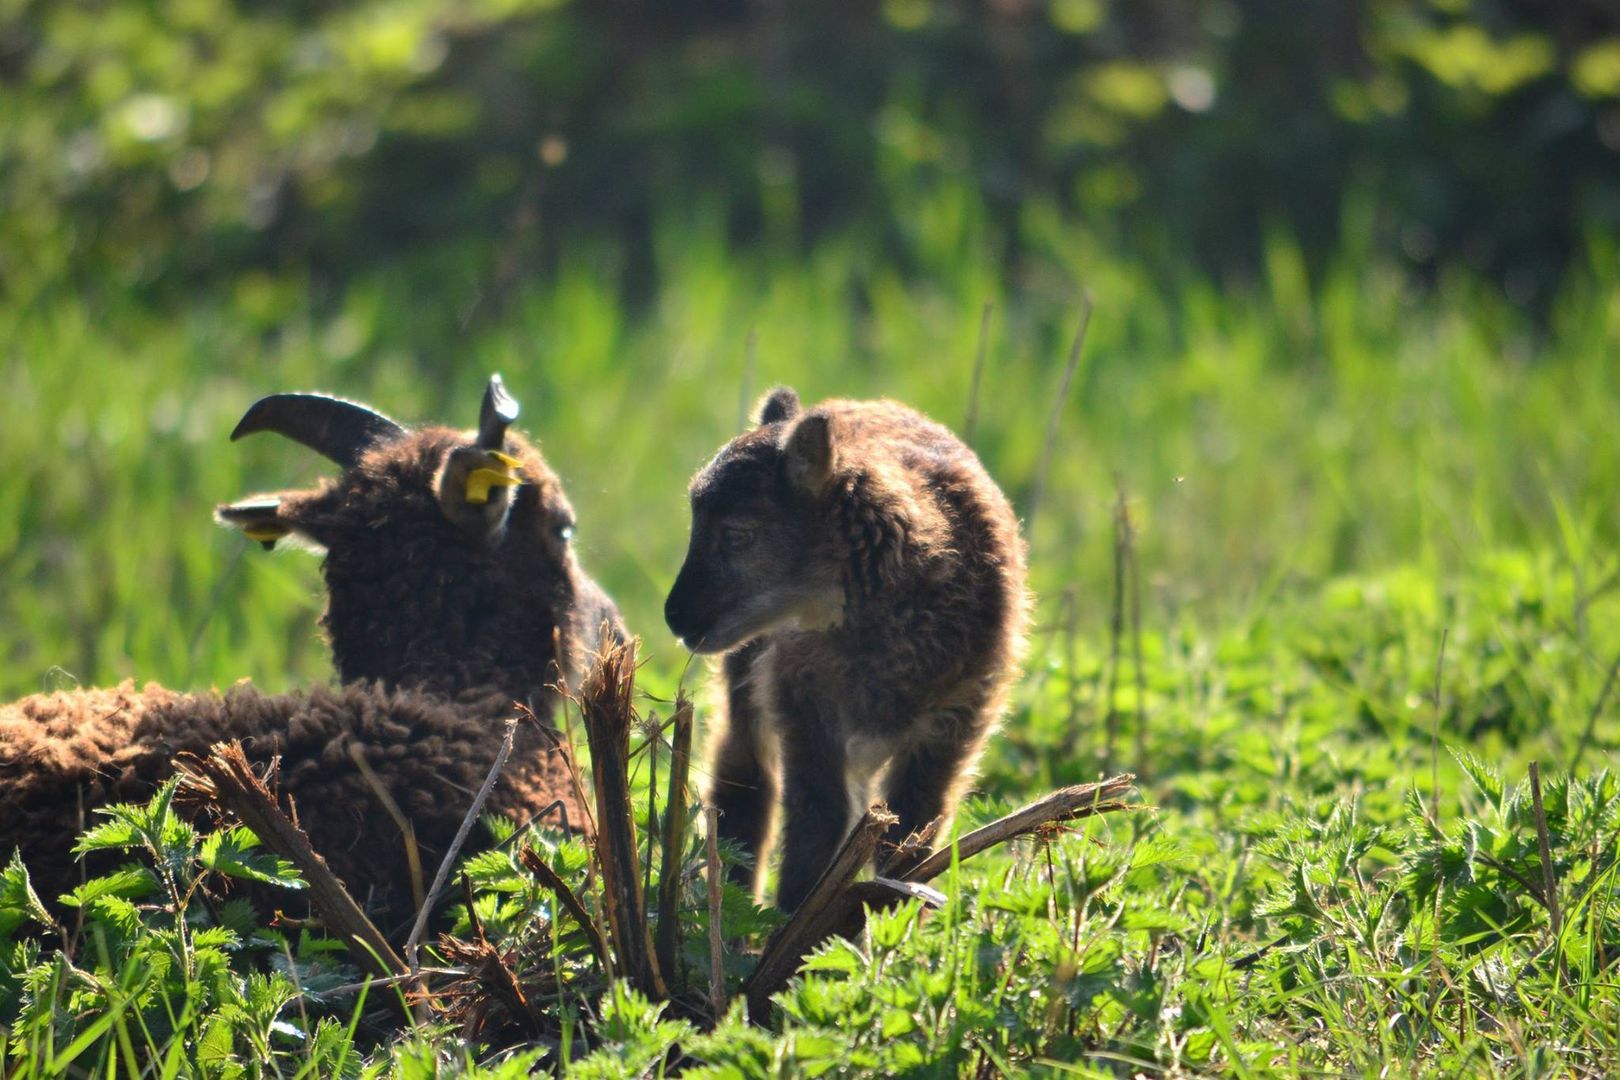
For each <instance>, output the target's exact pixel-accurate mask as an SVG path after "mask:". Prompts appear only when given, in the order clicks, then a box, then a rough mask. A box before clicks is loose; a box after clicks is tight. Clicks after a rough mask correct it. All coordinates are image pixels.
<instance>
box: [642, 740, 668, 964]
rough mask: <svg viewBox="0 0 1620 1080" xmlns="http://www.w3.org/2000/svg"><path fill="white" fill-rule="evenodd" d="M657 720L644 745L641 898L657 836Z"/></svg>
mask: <svg viewBox="0 0 1620 1080" xmlns="http://www.w3.org/2000/svg"><path fill="white" fill-rule="evenodd" d="M657 719H658V716H657V714H656V713H654V714H653V721H654V722H653V723H651V724H649V725H648V726H649V727H650V728H651V729H652V734H651V735H649V736H648V737H647V741H646V743H645V744H644V745H645V746H646V747H647V862H646V864H645V866H644V867H643V869H642V872H641V895H642V896H643V897H648V896H651V895H652V866H653V838H654V837H655V836H657V835H658V744H659V742H660V741H661V740H662V738H663V729H662V728H661V727H660V726H659V724H658V723H657ZM659 966H660V967H662V966H663V965H659Z"/></svg>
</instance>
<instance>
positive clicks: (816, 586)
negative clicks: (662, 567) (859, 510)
mask: <svg viewBox="0 0 1620 1080" xmlns="http://www.w3.org/2000/svg"><path fill="white" fill-rule="evenodd" d="M781 393H783V392H778V394H773V395H772V396H771V398H769V399H767V401H766V403H765V407H764V408H763V409H762V411H761V420H762V421H763V422H762V424H761V426H759V427H757V428H755V429H754V430H752V431H749V432H747V433H745V434H743V435H740V436H738V437H737V438H736V439H733V440H732V441H731V442H730V443H728V444H727V445H726V446H725V448H724V449H722V450H721V451H720V453H719V454H718V455H716V456H715V459H714V460H713V461H711V462H710V463H709V464H708V465H707V466H705V467H704V469H703V470H702V471H701V472H699V473H698V475H697V477H696V478H695V479H694V480H693V481H692V486H691V490H690V492H689V495H690V498H691V504H692V536H691V540H690V542H689V544H688V547H687V552H686V561H685V563H684V564H683V565H682V566H681V571H680V573H679V574H678V575H677V576H676V579H675V584H674V586H673V587H672V588H671V589H670V593H669V598H668V600H666V601H665V604H664V621H665V622H666V623H668V624H669V628H670V630H672V631H674V633H675V635H676V636H677V637H679V638H680V639H681V641H682V642H683V643H684V644H685V645H686V647H687V648H689V649H691V650H692V651H693V652H698V653H719V652H726V651H728V650H730V649H733V648H736V647H737V646H739V645H742V644H744V643H746V642H748V641H750V640H753V639H754V638H757V637H759V636H761V635H763V634H767V633H770V632H771V631H773V630H777V629H782V628H785V627H795V628H798V629H805V630H814V629H821V628H824V627H826V626H829V625H832V624H834V623H836V622H837V621H838V620H839V618H840V616H841V614H842V603H843V587H842V581H841V576H840V562H839V559H838V556H837V550H838V547H837V543H836V535H835V533H834V530H833V528H832V523H831V520H830V515H829V513H828V508H827V507H826V506H825V505H824V494H825V487H826V484H827V480H828V478H829V477H830V474H831V468H832V443H831V429H830V427H828V426H827V425H825V423H823V421H824V418H822V417H818V416H816V415H815V414H811V415H810V416H808V417H805V418H804V419H803V420H799V421H798V422H796V423H795V422H794V421H795V418H796V417H797V415H798V400H797V398H796V397H794V398H792V401H791V407H789V406H788V404H787V403H786V401H785V399H783V400H779V395H780V394H781ZM786 393H788V394H791V391H788V392H786ZM773 406H774V407H773ZM807 423H808V424H809V427H808V428H807V427H806V424H807Z"/></svg>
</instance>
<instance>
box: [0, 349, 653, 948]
mask: <svg viewBox="0 0 1620 1080" xmlns="http://www.w3.org/2000/svg"><path fill="white" fill-rule="evenodd" d="M516 411H517V409H516V405H515V403H513V402H512V401H511V399H510V398H509V397H507V396H506V393H505V391H504V389H503V388H502V386H501V384H500V380H499V377H496V378H495V379H492V380H491V383H490V387H489V389H488V391H487V392H486V394H485V401H484V408H483V415H482V418H481V423H480V430H479V431H478V433H477V434H476V435H468V434H464V433H461V432H457V431H454V430H451V429H448V428H442V427H425V428H421V429H418V430H415V431H408V430H406V429H405V428H403V427H400V426H399V425H398V424H395V423H394V422H393V421H391V420H388V419H387V418H385V417H382V416H380V415H379V414H377V413H374V412H372V411H371V410H369V409H366V408H365V407H363V406H359V405H355V404H353V403H350V402H344V401H340V400H338V399H335V398H326V397H320V396H317V395H294V394H282V395H275V396H273V397H270V398H266V399H264V400H262V401H260V402H258V403H257V404H255V405H254V406H253V407H252V408H251V409H250V410H249V411H248V413H247V415H246V416H245V417H244V418H243V420H242V423H241V424H239V425H238V427H237V429H236V431H235V432H234V433H233V435H232V438H233V439H234V438H240V437H241V436H243V435H245V434H249V433H252V432H255V431H276V432H279V433H281V434H283V435H287V436H289V437H291V438H293V439H296V440H298V441H299V442H302V443H304V444H306V445H308V446H311V447H312V448H314V449H316V450H319V451H320V452H321V453H323V454H325V455H326V456H327V457H329V458H331V459H332V460H334V461H335V462H337V463H338V464H339V465H340V466H342V472H341V474H340V475H339V476H338V477H337V478H336V479H329V480H325V481H323V482H322V483H321V484H320V485H319V486H318V487H316V488H314V489H312V490H308V491H289V492H283V493H281V494H279V495H270V496H260V497H256V498H253V499H249V500H245V501H243V502H239V503H235V504H233V505H229V506H222V507H220V509H219V511H218V518H219V520H220V521H221V522H222V523H226V524H230V525H234V526H236V527H239V528H241V529H242V530H243V532H245V533H246V534H247V535H248V536H249V537H251V538H253V539H255V540H259V541H260V542H262V543H264V544H265V545H266V546H273V545H274V543H275V542H276V541H278V540H279V539H281V538H283V537H288V536H291V537H294V538H296V539H299V540H302V541H303V542H306V543H309V544H313V545H317V546H319V547H320V548H323V549H324V551H325V560H324V563H323V574H324V576H325V580H326V587H327V607H326V612H325V614H324V615H323V616H322V623H323V625H324V626H325V628H326V631H327V634H328V636H329V638H330V641H331V646H332V653H333V658H334V660H335V663H336V666H337V670H338V674H339V677H340V678H341V680H342V682H343V684H344V685H343V686H342V687H341V688H338V689H331V690H328V689H317V690H313V691H310V692H308V693H294V694H280V695H265V694H262V693H259V692H258V691H256V690H254V689H253V688H252V687H250V686H247V685H245V684H239V685H238V686H236V687H233V688H232V689H230V690H229V691H227V692H226V693H224V694H220V693H217V692H214V693H207V694H178V693H174V692H172V691H169V690H165V689H163V688H161V687H158V686H148V687H146V688H145V689H144V690H139V691H138V690H136V689H135V688H134V686H133V684H131V683H126V684H124V685H123V686H121V687H119V688H118V689H116V690H83V691H70V692H65V693H58V694H50V695H38V696H35V697H31V698H26V699H24V700H22V701H20V702H16V703H14V704H11V705H6V706H0V852H5V853H9V851H10V849H11V848H13V847H20V848H21V850H22V854H23V858H24V860H25V862H26V863H27V865H28V866H29V868H30V872H31V873H32V874H33V876H34V879H35V882H36V884H37V885H38V886H39V887H40V891H41V893H42V895H45V896H47V897H54V896H55V895H57V894H58V893H60V892H62V891H65V890H67V889H68V888H71V887H72V886H73V885H74V884H76V883H77V881H78V880H79V877H80V874H81V873H82V872H83V871H82V870H81V869H80V868H79V867H77V866H76V865H75V864H74V861H73V857H72V855H71V852H70V849H71V847H72V843H73V836H74V833H75V832H76V831H77V830H78V829H79V828H80V827H81V824H82V823H88V822H93V818H88V817H87V815H88V814H89V812H90V811H91V810H92V809H93V808H95V807H97V806H101V805H107V804H109V803H112V802H124V801H137V800H143V799H145V798H147V797H149V796H150V794H151V792H152V790H153V788H154V786H155V785H156V784H157V783H158V782H159V781H161V780H162V779H163V778H164V777H166V776H167V775H168V774H169V773H171V772H172V769H173V760H174V756H175V755H176V754H178V753H180V752H183V751H184V752H191V753H199V754H200V753H203V752H206V750H207V748H208V747H209V745H210V744H212V743H214V742H216V741H218V740H222V739H230V738H236V739H242V740H244V742H245V743H246V744H247V749H248V753H249V756H250V757H251V758H253V759H254V760H256V761H259V762H265V761H268V760H269V759H270V758H271V757H272V756H275V755H279V756H280V758H281V774H280V783H281V789H282V790H283V791H284V792H286V793H288V794H290V795H291V796H292V797H293V800H294V802H295V804H296V807H297V810H298V813H299V815H300V818H301V821H302V824H303V825H304V827H305V828H306V830H307V831H308V832H309V833H310V836H311V838H312V840H313V842H314V844H315V846H316V849H317V850H319V851H321V852H322V853H323V854H324V855H325V856H326V858H327V860H328V862H329V863H330V864H331V866H332V868H333V870H334V871H335V872H336V873H337V875H338V876H339V877H340V878H341V879H343V880H344V881H345V883H346V884H348V885H349V886H350V888H351V889H353V890H354V892H355V893H356V895H357V897H358V898H359V899H361V900H362V901H365V900H366V899H367V896H368V894H369V895H370V896H371V898H372V900H373V904H374V907H377V908H381V909H384V913H385V914H386V915H388V916H389V918H390V919H391V920H393V921H397V922H403V921H404V920H405V919H406V918H407V917H408V916H409V915H410V914H412V910H411V906H410V902H411V893H410V890H409V885H410V877H409V874H408V872H407V863H406V859H405V856H404V851H405V846H404V842H403V840H402V837H401V834H400V829H399V827H398V826H397V825H396V824H395V821H394V819H393V817H392V816H391V815H390V814H389V813H388V812H387V811H386V810H385V808H384V806H383V805H382V803H381V801H380V800H379V797H378V795H377V793H376V790H375V786H374V780H375V781H376V782H380V783H381V784H382V785H383V786H384V787H385V788H386V789H387V791H388V792H389V795H390V797H391V798H392V799H393V800H394V802H395V803H396V804H397V806H398V808H399V809H400V810H401V811H402V812H403V814H404V815H405V817H406V818H407V819H408V820H409V821H410V822H411V825H412V828H413V830H414V833H415V838H416V842H417V844H418V845H419V848H420V851H421V856H422V861H423V864H424V866H423V872H424V874H425V875H426V876H429V877H430V876H431V875H432V873H433V870H434V868H435V867H436V866H437V862H438V860H439V858H441V857H442V855H443V853H444V851H445V850H446V849H447V848H448V846H449V844H450V841H451V838H452V836H453V835H454V832H455V830H456V828H457V826H458V825H459V824H460V822H461V819H462V816H463V814H464V813H465V811H466V808H467V806H468V805H469V804H470V802H471V800H472V797H473V794H474V793H475V792H476V791H477V789H478V787H479V786H480V784H481V783H482V782H483V779H484V776H485V775H486V774H487V772H488V770H489V767H490V765H491V764H492V763H493V761H494V759H495V756H496V753H497V751H498V748H499V746H500V743H501V739H502V737H503V734H504V720H505V719H506V718H507V717H509V716H511V715H513V713H514V702H520V703H523V704H525V705H526V706H528V708H530V709H531V710H532V711H533V712H534V714H535V716H536V717H538V718H539V719H540V720H541V721H542V724H536V723H524V724H521V725H520V726H519V728H518V733H517V736H516V738H515V740H514V749H513V753H512V757H511V759H510V761H509V763H508V765H507V767H506V770H505V772H504V774H503V777H502V780H501V783H500V784H499V785H498V786H497V788H496V789H495V792H494V794H493V795H492V797H491V801H490V803H489V807H490V809H491V810H493V811H495V812H498V813H504V814H506V815H508V816H510V817H513V818H514V819H517V820H519V821H525V820H528V819H529V818H531V817H533V816H535V815H536V814H539V813H541V812H542V811H544V810H546V809H547V808H548V807H551V808H552V812H553V815H554V816H553V817H551V818H548V820H551V821H559V820H561V818H562V817H563V816H564V815H566V818H567V821H568V823H569V824H570V825H571V826H573V827H575V828H577V827H580V826H581V825H582V824H583V823H584V821H585V818H584V815H583V814H582V813H581V808H580V806H579V804H578V803H577V801H576V799H575V797H574V792H573V789H572V784H571V781H570V778H569V768H570V767H569V761H568V758H567V755H566V753H565V752H563V751H562V750H561V749H559V748H557V746H556V737H555V734H554V729H552V728H551V727H549V726H542V725H543V724H544V725H549V721H550V718H551V716H552V714H553V712H554V711H555V709H556V706H557V701H558V696H557V693H556V691H555V689H554V686H555V684H557V683H558V682H559V681H560V680H567V681H571V682H577V681H578V677H579V674H580V672H581V669H582V665H583V663H584V661H585V660H586V659H587V658H588V656H589V655H590V654H591V653H592V652H594V651H595V650H596V649H597V648H598V647H599V646H600V645H601V644H602V637H603V634H604V632H605V633H606V634H607V636H608V637H609V638H611V639H615V640H616V639H618V638H619V637H620V636H622V628H621V626H620V624H619V620H618V614H617V612H616V610H615V609H614V607H613V605H612V603H611V602H610V601H609V600H608V599H607V597H606V596H605V595H604V594H603V593H602V591H601V589H599V588H598V587H597V586H596V584H595V583H594V582H593V581H591V579H590V578H589V577H587V576H586V575H585V574H584V573H583V572H582V571H581V569H580V567H579V564H578V561H577V560H576V558H575V556H574V552H573V550H572V547H571V544H570V542H569V540H570V537H571V535H572V531H573V526H574V516H573V511H572V509H571V508H570V507H569V504H568V501H567V499H566V498H565V497H564V495H563V492H562V488H561V485H560V483H559V482H558V480H557V477H556V475H555V474H554V473H553V472H552V471H551V470H550V469H549V468H548V467H547V466H546V464H545V461H544V460H543V459H542V458H541V456H540V454H539V452H538V451H537V450H536V449H535V448H534V447H533V446H532V445H531V444H529V443H528V442H527V441H526V440H524V439H523V438H522V437H521V436H518V435H515V434H514V435H507V433H506V427H507V425H508V424H509V423H510V422H511V421H512V420H513V419H514V418H515V416H516ZM357 759H360V760H361V761H363V764H361V763H360V761H357ZM368 770H369V772H370V773H371V774H372V777H369V778H368V776H367V775H366V772H367V771H368ZM558 800H561V801H562V804H563V806H562V811H561V813H557V811H556V808H555V806H554V804H555V803H556V802H557V801H558Z"/></svg>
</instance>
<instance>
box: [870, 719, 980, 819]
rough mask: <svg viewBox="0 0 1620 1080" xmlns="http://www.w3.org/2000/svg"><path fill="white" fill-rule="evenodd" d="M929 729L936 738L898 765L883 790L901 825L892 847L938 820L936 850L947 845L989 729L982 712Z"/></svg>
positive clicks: (935, 722)
mask: <svg viewBox="0 0 1620 1080" xmlns="http://www.w3.org/2000/svg"><path fill="white" fill-rule="evenodd" d="M930 726H931V727H932V728H933V729H934V731H935V732H936V735H935V737H934V738H932V739H929V740H926V741H919V742H918V743H916V744H915V745H913V746H912V747H910V748H909V750H908V751H907V752H906V753H905V754H903V755H901V756H900V757H899V758H898V759H896V761H895V762H894V765H893V766H892V767H891V768H890V770H889V776H888V779H887V781H886V782H885V784H884V793H883V794H884V801H885V802H887V803H888V806H889V809H890V810H892V811H893V812H894V814H895V816H896V817H897V818H898V819H899V820H898V821H896V822H895V824H894V825H893V826H891V827H890V829H889V831H888V835H887V836H886V837H885V839H886V840H887V841H888V842H889V843H890V844H895V845H898V844H900V843H902V842H903V841H904V840H905V839H906V838H907V837H909V836H911V835H912V833H914V832H918V831H921V830H923V829H926V828H927V827H928V826H929V825H931V824H933V823H934V822H935V821H936V820H937V821H938V822H939V830H938V831H937V832H936V833H935V835H934V838H933V843H934V845H935V846H938V845H939V844H940V843H942V842H944V841H945V840H948V839H949V835H950V819H951V816H952V815H953V814H954V813H955V812H956V804H957V802H958V800H960V798H961V796H962V791H963V790H964V789H965V788H966V787H967V785H968V784H969V783H970V782H971V780H972V778H973V771H974V766H975V765H976V764H977V763H978V759H979V752H980V750H981V748H982V747H983V744H984V738H985V735H986V734H987V732H988V728H989V724H988V722H987V720H986V717H985V715H984V712H983V710H979V709H958V710H953V711H951V712H947V713H942V714H939V716H938V718H936V719H934V720H932V721H931V723H930Z"/></svg>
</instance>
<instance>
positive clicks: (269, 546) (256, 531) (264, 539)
mask: <svg viewBox="0 0 1620 1080" xmlns="http://www.w3.org/2000/svg"><path fill="white" fill-rule="evenodd" d="M290 532H292V530H291V529H289V528H286V527H285V526H282V525H275V524H271V523H268V522H258V523H255V524H253V525H248V526H245V527H244V528H243V529H242V535H243V536H245V537H247V538H248V539H249V540H257V541H258V542H259V545H260V546H261V547H263V548H264V550H266V551H271V550H274V548H275V546H276V541H277V540H280V539H281V538H282V537H283V536H286V535H287V534H288V533H290Z"/></svg>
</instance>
